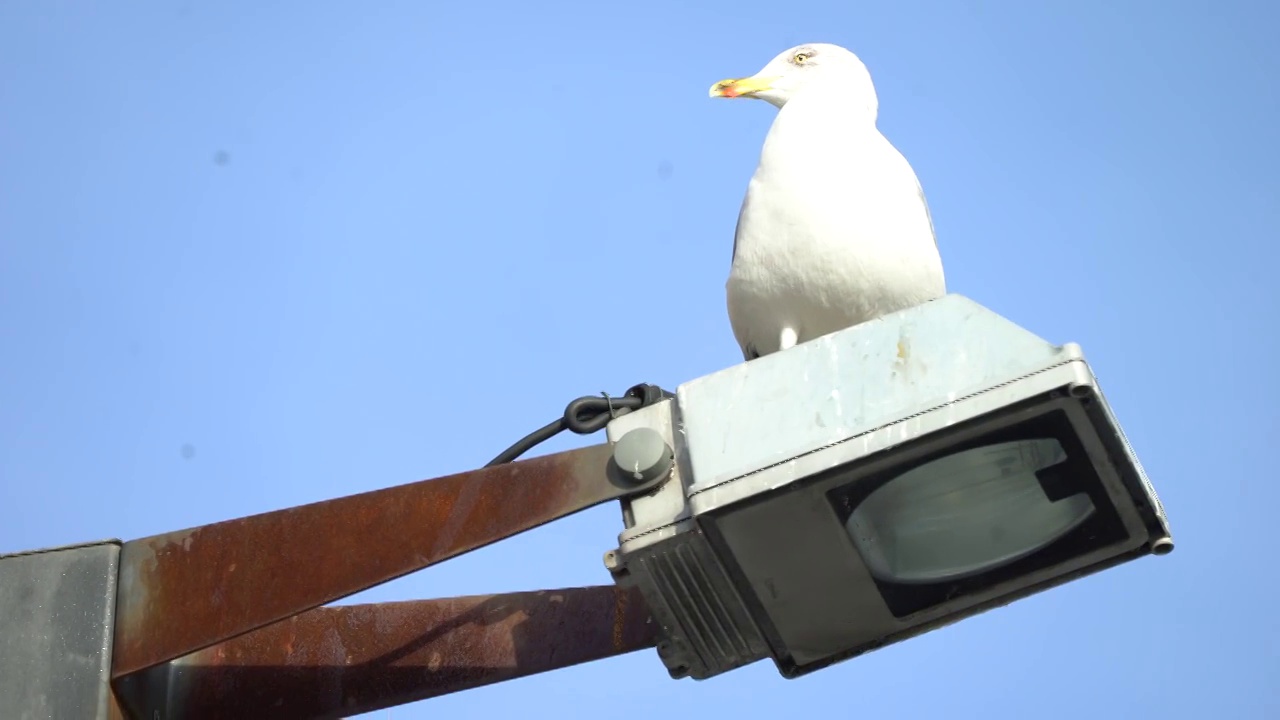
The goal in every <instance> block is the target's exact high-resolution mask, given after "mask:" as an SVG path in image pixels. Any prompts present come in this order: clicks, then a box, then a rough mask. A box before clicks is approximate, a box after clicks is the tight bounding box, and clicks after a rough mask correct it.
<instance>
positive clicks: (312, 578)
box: [112, 445, 619, 679]
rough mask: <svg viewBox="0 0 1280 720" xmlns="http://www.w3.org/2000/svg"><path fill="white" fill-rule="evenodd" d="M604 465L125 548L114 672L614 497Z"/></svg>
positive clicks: (358, 500)
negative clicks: (606, 478)
mask: <svg viewBox="0 0 1280 720" xmlns="http://www.w3.org/2000/svg"><path fill="white" fill-rule="evenodd" d="M609 457H610V452H609V447H608V445H596V446H592V447H588V448H583V449H580V450H571V451H568V452H562V453H557V454H554V455H546V456H542V457H537V458H533V459H530V460H523V461H520V462H514V463H510V464H505V465H498V466H495V467H489V468H484V469H480V470H474V471H471V472H464V473H458V474H456V475H449V476H446V477H441V478H437V479H434V480H424V481H421V482H416V483H410V484H407V485H401V486H398V487H392V488H387V489H383V490H375V491H372V492H367V493H362V494H359V495H352V496H349V497H344V498H337V499H334V500H327V501H324V502H318V503H313V504H310V505H302V506H299V507H295V508H289V509H286V510H278V511H275V512H269V513H264V514H261V515H253V516H250V517H246V518H241V519H238V520H229V521H226V522H220V523H214V524H212V525H205V526H203V527H199V528H194V529H189V530H182V531H177V532H171V533H166V534H163V535H155V536H152V537H149V538H142V539H140V540H133V541H130V542H128V543H125V545H124V547H123V549H122V551H121V554H120V575H119V577H120V582H119V589H118V599H117V605H116V627H115V644H114V649H113V653H112V677H113V678H116V679H120V678H122V677H123V676H125V675H128V674H130V673H135V672H137V671H139V670H142V669H144V668H148V667H151V666H154V665H158V664H160V663H164V662H166V661H169V660H172V659H174V658H177V657H179V656H183V655H187V654H189V653H192V652H195V651H197V650H201V649H203V648H206V647H209V646H210V645H214V644H216V643H220V642H223V641H226V640H229V639H231V638H234V637H237V636H239V635H241V634H243V633H246V632H250V631H252V630H255V629H257V628H261V627H263V626H266V625H268V624H270V623H273V622H276V621H278V620H281V619H284V618H287V617H290V616H292V615H296V614H298V613H301V612H304V611H307V610H310V609H312V608H316V607H318V606H320V605H324V604H326V603H329V602H333V601H334V600H337V599H340V598H343V597H346V596H347V595H350V594H352V593H356V592H359V591H361V590H364V589H366V588H369V587H372V586H374V585H378V584H380V583H383V582H386V581H388V580H392V579H395V578H397V577H400V576H402V575H405V574H407V573H410V572H414V571H416V570H420V569H422V568H425V567H427V566H428V565H432V564H434V563H437V562H440V561H441V560H445V559H447V558H450V557H453V556H456V555H459V554H461V553H464V552H467V551H469V550H474V549H476V548H479V547H483V546H485V545H488V544H490V543H493V542H495V541H498V540H501V539H503V538H506V537H510V536H512V535H515V534H517V533H520V532H523V531H525V530H529V529H531V528H534V527H537V526H539V525H542V524H544V523H546V522H549V521H551V520H555V519H557V518H561V517H564V516H566V515H570V514H572V513H575V512H577V511H579V510H583V509H585V508H588V507H591V506H593V505H597V504H599V503H601V502H605V501H607V500H609V499H612V498H615V497H617V496H618V495H619V492H618V490H617V489H616V488H614V487H612V486H611V485H610V483H609V482H607V481H606V480H605V479H604V478H605V474H606V471H605V468H606V465H607V463H608V460H609ZM343 612H346V611H343ZM317 617H319V616H317ZM325 617H333V616H332V615H326V616H325ZM419 629H422V628H419Z"/></svg>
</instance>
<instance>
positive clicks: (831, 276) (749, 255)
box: [710, 43, 946, 361]
mask: <svg viewBox="0 0 1280 720" xmlns="http://www.w3.org/2000/svg"><path fill="white" fill-rule="evenodd" d="M710 95H711V97H722V98H755V99H759V100H764V101H765V102H767V103H769V104H771V105H773V106H774V107H776V108H778V113H777V116H776V117H775V118H774V121H773V125H772V127H770V128H769V134H768V135H767V136H766V137H765V140H764V148H763V149H762V150H761V152H760V163H759V165H758V166H757V167H756V171H755V174H754V175H753V176H752V177H751V182H750V183H749V184H748V186H747V193H746V198H745V199H744V200H743V202H742V209H741V211H740V212H739V214H738V225H737V228H736V230H735V231H734V240H733V260H732V266H731V268H730V270H729V279H728V282H726V283H725V294H726V300H727V304H728V308H729V324H730V325H732V327H733V334H734V336H735V337H736V338H737V341H738V345H739V346H740V347H741V348H742V356H743V358H744V360H746V361H750V360H754V359H756V358H758V357H762V356H764V355H769V354H771V353H775V352H778V351H781V350H786V349H788V348H790V347H793V346H794V345H796V344H798V343H803V342H806V341H808V340H812V339H814V338H817V337H820V336H822V335H827V334H829V333H833V332H836V331H838V330H843V329H845V328H848V327H851V326H853V325H857V324H860V323H864V322H867V321H868V320H873V319H875V318H878V317H880V316H882V315H886V314H888V313H892V312H896V311H898V310H902V309H904V308H908V307H912V306H915V305H919V304H921V303H924V302H927V301H929V300H933V299H935V298H938V297H941V296H942V295H945V294H946V282H945V280H944V278H943V271H942V258H941V257H940V256H939V254H938V244H937V239H936V236H935V235H934V230H933V219H932V217H931V216H930V214H929V205H928V203H927V202H926V201H925V198H924V190H923V189H922V188H921V186H920V181H919V180H918V179H917V178H916V174H915V171H914V170H912V169H911V165H910V164H909V163H908V162H907V160H906V158H905V157H903V156H902V153H900V152H898V150H897V148H895V147H894V146H893V145H892V144H890V142H889V141H888V139H886V138H885V137H884V135H882V134H880V131H879V130H878V129H877V128H876V115H877V112H878V110H879V101H878V100H877V99H876V90H875V86H874V85H873V84H872V82H871V74H870V73H869V72H868V71H867V68H866V66H865V65H863V64H862V61H861V60H859V59H858V56H857V55H854V54H853V53H852V52H850V51H848V50H846V49H845V48H842V47H840V46H838V45H831V44H827V43H813V44H806V45H799V46H796V47H793V48H791V49H790V50H787V51H785V52H783V53H781V54H779V55H778V56H777V57H775V58H774V59H773V60H770V61H769V63H768V64H767V65H765V66H764V68H762V69H761V70H760V72H758V73H756V74H755V75H752V76H751V77H747V78H734V79H729V80H721V81H720V82H718V83H716V84H715V85H712V86H711V91H710Z"/></svg>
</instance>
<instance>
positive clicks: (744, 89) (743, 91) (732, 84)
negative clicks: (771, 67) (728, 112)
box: [709, 75, 777, 98]
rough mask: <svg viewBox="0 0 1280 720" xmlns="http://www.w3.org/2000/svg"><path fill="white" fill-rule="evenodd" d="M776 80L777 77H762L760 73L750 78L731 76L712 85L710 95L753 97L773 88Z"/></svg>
mask: <svg viewBox="0 0 1280 720" xmlns="http://www.w3.org/2000/svg"><path fill="white" fill-rule="evenodd" d="M774 80H777V78H775V77H760V76H759V75H753V76H752V77H748V78H729V79H728V80H721V81H720V82H718V83H716V84H715V85H712V86H711V92H710V93H709V95H710V96H711V97H726V98H736V97H751V96H752V95H755V94H756V93H762V92H764V91H766V90H769V89H770V88H772V87H773V81H774Z"/></svg>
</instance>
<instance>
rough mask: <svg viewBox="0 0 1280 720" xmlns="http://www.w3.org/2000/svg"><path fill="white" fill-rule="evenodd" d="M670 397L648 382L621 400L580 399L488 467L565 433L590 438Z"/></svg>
mask: <svg viewBox="0 0 1280 720" xmlns="http://www.w3.org/2000/svg"><path fill="white" fill-rule="evenodd" d="M670 397H675V395H674V394H673V393H669V392H667V391H666V390H663V389H662V388H660V387H658V386H657V385H649V384H648V383H641V384H640V385H636V386H635V387H633V388H631V389H630V390H627V391H626V392H625V393H623V394H622V396H621V397H610V396H608V395H605V394H603V393H602V394H601V395H600V396H599V397H596V396H595V395H587V396H585V397H580V398H578V399H577V400H574V401H573V402H571V403H569V404H568V406H566V407H565V409H564V415H561V416H560V417H558V418H556V419H555V420H553V421H551V422H549V423H547V424H546V425H543V426H542V427H540V428H538V429H537V430H534V431H533V432H531V433H529V434H528V435H525V436H524V437H522V438H520V439H519V440H518V441H517V442H516V443H515V444H514V445H512V446H511V447H509V448H507V449H506V450H503V451H502V452H501V453H500V454H499V455H498V457H496V458H494V459H492V460H490V461H489V462H488V463H486V464H485V467H493V466H494V465H502V464H503V463H509V462H511V461H512V460H515V459H516V458H518V457H520V456H521V455H523V454H525V453H526V452H529V450H530V449H532V448H533V447H534V446H535V445H538V444H539V443H543V442H546V441H547V440H550V439H551V438H553V437H555V436H556V435H559V434H560V433H562V432H564V431H565V430H569V431H570V432H575V433H577V434H579V435H590V434H591V433H593V432H596V431H598V430H602V429H603V428H604V427H605V426H606V425H608V424H609V421H610V420H612V419H614V418H616V417H618V416H620V415H625V414H627V413H629V412H631V411H632V410H639V409H640V408H642V407H648V406H650V405H652V404H654V403H656V402H658V401H659V400H663V399H665V398H670Z"/></svg>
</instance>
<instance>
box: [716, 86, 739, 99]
mask: <svg viewBox="0 0 1280 720" xmlns="http://www.w3.org/2000/svg"><path fill="white" fill-rule="evenodd" d="M720 94H721V95H724V96H725V97H727V98H736V97H738V96H739V95H741V94H742V93H740V92H738V88H737V87H736V86H734V85H729V86H728V87H726V88H725V89H723V90H721V91H720Z"/></svg>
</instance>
